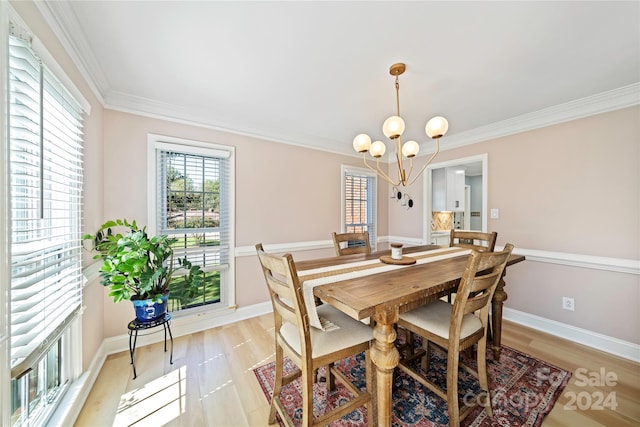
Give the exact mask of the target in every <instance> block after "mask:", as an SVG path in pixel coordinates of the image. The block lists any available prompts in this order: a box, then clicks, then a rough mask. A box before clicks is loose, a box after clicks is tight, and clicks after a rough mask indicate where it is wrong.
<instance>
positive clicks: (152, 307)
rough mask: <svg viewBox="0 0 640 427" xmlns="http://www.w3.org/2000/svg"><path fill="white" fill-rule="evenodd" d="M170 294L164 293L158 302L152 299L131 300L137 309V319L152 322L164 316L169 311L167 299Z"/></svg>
mask: <svg viewBox="0 0 640 427" xmlns="http://www.w3.org/2000/svg"><path fill="white" fill-rule="evenodd" d="M168 298H169V295H168V294H167V295H163V296H162V297H161V298H160V299H161V302H157V301H154V300H151V299H144V300H131V302H132V303H133V308H134V309H135V311H136V319H138V320H139V321H141V322H150V321H152V320H155V319H157V318H158V317H161V316H164V314H165V313H166V312H167V299H168Z"/></svg>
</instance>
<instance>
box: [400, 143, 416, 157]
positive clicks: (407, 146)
mask: <svg viewBox="0 0 640 427" xmlns="http://www.w3.org/2000/svg"><path fill="white" fill-rule="evenodd" d="M418 151H420V146H419V145H418V143H417V142H415V141H407V142H405V143H404V144H403V145H402V154H404V155H405V157H408V158H411V157H415V156H416V155H417V154H418Z"/></svg>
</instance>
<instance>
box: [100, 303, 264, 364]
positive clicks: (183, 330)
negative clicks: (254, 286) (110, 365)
mask: <svg viewBox="0 0 640 427" xmlns="http://www.w3.org/2000/svg"><path fill="white" fill-rule="evenodd" d="M272 310H273V306H272V305H271V301H266V302H262V303H258V304H253V305H250V306H247V307H240V308H232V309H229V310H228V311H224V312H220V311H218V312H211V313H201V314H197V315H195V316H184V317H180V316H179V315H174V317H173V319H172V320H171V333H172V335H173V337H174V338H176V337H180V336H183V335H188V334H193V333H196V332H200V331H204V330H207V329H211V328H215V327H217V326H222V325H228V324H229V323H234V322H238V321H240V320H245V319H249V318H251V317H256V316H260V315H262V314H265V313H271V311H272ZM162 340H164V334H149V335H145V336H138V342H137V346H143V345H148V344H154V343H157V342H160V341H162ZM103 347H104V351H105V353H106V354H107V355H109V354H114V353H119V352H121V351H129V335H128V334H123V335H118V336H115V337H110V338H107V339H105V340H104V342H103Z"/></svg>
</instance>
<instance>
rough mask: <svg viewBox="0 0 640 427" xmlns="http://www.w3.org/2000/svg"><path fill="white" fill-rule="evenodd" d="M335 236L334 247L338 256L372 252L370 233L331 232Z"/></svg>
mask: <svg viewBox="0 0 640 427" xmlns="http://www.w3.org/2000/svg"><path fill="white" fill-rule="evenodd" d="M331 237H332V238H333V247H334V248H335V249H336V256H342V255H350V254H370V253H371V244H370V243H369V233H368V232H366V231H362V232H350V233H336V232H335V231H334V232H333V233H331Z"/></svg>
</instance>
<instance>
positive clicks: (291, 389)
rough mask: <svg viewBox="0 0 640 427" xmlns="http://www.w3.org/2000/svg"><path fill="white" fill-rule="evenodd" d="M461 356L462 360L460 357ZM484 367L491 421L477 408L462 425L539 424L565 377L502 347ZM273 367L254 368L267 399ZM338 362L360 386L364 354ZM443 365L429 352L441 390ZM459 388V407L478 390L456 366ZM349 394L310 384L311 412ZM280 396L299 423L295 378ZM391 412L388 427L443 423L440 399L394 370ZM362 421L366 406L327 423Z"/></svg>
mask: <svg viewBox="0 0 640 427" xmlns="http://www.w3.org/2000/svg"><path fill="white" fill-rule="evenodd" d="M462 359H463V360H464V359H465V358H464V356H463V357H462ZM473 362H475V360H473V361H466V363H467V364H468V365H470V366H475V363H473ZM487 365H488V366H487V372H488V376H489V387H490V389H491V399H492V407H493V419H491V418H489V417H488V416H487V415H486V412H485V411H484V410H483V408H482V407H480V406H478V407H476V408H475V409H474V410H473V411H472V412H471V413H470V414H469V415H468V416H467V417H466V418H465V419H464V420H463V422H462V425H463V426H492V425H493V426H505V427H506V426H539V425H540V424H541V423H542V419H543V418H544V416H545V415H546V414H547V413H549V411H551V409H552V408H553V405H554V403H555V402H556V400H557V398H558V396H560V394H561V393H562V390H563V389H564V388H565V386H566V385H567V383H568V381H569V378H570V377H571V373H570V372H568V371H565V370H562V369H560V368H558V367H556V366H553V365H550V364H548V363H546V362H543V361H542V360H539V359H536V358H533V357H531V356H529V355H526V354H524V353H520V352H519V351H517V350H514V349H512V348H509V347H505V346H503V347H502V354H501V356H500V363H497V362H495V361H494V360H493V356H492V354H491V353H490V352H488V354H487ZM274 366H275V364H274V363H273V362H272V363H268V364H266V365H263V366H260V367H258V368H256V369H254V373H255V374H256V377H257V378H258V381H259V383H260V385H261V387H262V391H263V392H264V394H265V396H266V398H267V400H270V399H271V392H272V390H273V383H274V375H275V371H274ZM338 366H339V368H340V369H341V370H342V371H343V372H344V373H345V374H347V376H348V377H350V378H352V379H354V380H355V381H356V384H357V385H358V386H359V387H360V388H364V387H365V383H364V354H359V355H358V356H356V357H352V358H348V359H345V360H344V361H342V362H340V364H339V365H338ZM446 367H447V359H446V357H445V356H444V354H441V353H440V352H433V353H432V356H431V364H430V367H429V368H430V369H429V372H428V377H429V378H430V379H431V380H432V381H434V382H435V383H436V384H438V385H440V386H441V387H443V388H446ZM294 368H295V365H294V364H293V362H291V361H290V360H288V359H286V360H285V372H290V371H291V370H293V369H294ZM321 374H322V373H321ZM459 390H460V396H459V397H460V402H459V403H460V405H464V404H465V403H470V402H471V401H472V400H473V399H475V398H474V397H473V396H475V395H476V394H477V393H478V391H479V385H478V381H477V379H476V378H475V377H473V376H472V375H470V374H469V373H468V372H467V371H465V370H463V369H461V370H460V381H459ZM472 395H473V396H472ZM349 397H350V393H349V391H348V390H346V389H345V388H344V387H343V386H342V385H341V384H340V382H339V381H336V391H335V392H332V393H330V395H329V398H328V399H327V391H326V387H325V383H324V382H321V383H316V384H315V385H314V413H315V415H316V416H318V415H319V414H322V413H324V411H325V409H326V405H327V404H328V405H330V407H333V406H335V404H336V402H339V401H340V399H344V398H349ZM281 399H282V401H283V402H286V405H285V407H286V408H287V411H288V412H289V415H290V416H291V417H292V418H293V420H294V421H295V422H296V424H297V425H299V423H300V421H301V411H300V404H301V403H302V397H301V395H300V380H299V379H298V380H297V381H294V382H293V383H291V384H289V385H287V386H286V387H283V390H282V397H281ZM327 402H328V403H327ZM392 416H393V420H392V423H393V425H394V426H399V427H408V426H416V427H436V426H446V425H447V424H448V422H449V419H448V416H447V407H446V403H445V402H444V400H442V399H441V398H440V397H438V396H436V395H435V394H433V393H432V392H431V391H429V390H428V389H426V388H424V387H423V386H422V385H421V384H420V383H418V382H416V381H414V380H413V379H412V378H411V377H409V376H408V375H406V374H404V373H403V372H401V371H400V370H398V369H396V372H395V374H394V384H393V415H392ZM278 421H280V419H279V417H278ZM265 422H266V420H265ZM366 424H367V410H366V408H364V407H363V408H360V409H358V410H356V411H354V412H352V413H350V414H348V415H346V416H345V417H343V418H342V419H340V420H338V421H336V422H334V423H333V424H331V425H332V426H341V427H342V426H366ZM280 425H282V422H280Z"/></svg>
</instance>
